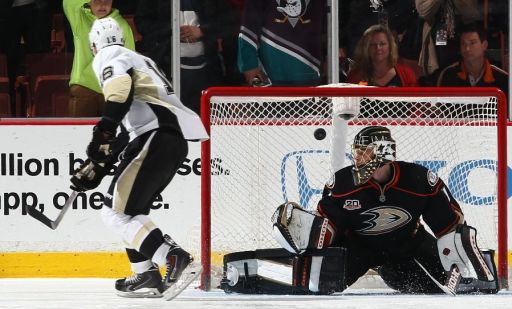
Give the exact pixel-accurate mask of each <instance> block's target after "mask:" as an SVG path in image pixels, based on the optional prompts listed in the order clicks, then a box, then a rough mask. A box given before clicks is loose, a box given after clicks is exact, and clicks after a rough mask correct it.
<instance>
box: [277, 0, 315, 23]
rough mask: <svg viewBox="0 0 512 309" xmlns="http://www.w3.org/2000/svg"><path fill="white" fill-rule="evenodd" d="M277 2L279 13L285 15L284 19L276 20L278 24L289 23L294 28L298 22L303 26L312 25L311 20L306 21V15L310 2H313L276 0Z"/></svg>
mask: <svg viewBox="0 0 512 309" xmlns="http://www.w3.org/2000/svg"><path fill="white" fill-rule="evenodd" d="M276 1H277V5H278V6H277V8H276V9H277V11H278V12H279V13H281V14H283V15H284V18H283V19H278V18H276V20H275V21H276V22H277V23H280V24H284V23H285V22H287V21H288V22H289V23H290V25H292V27H293V28H295V25H296V24H297V22H298V21H300V22H301V23H302V24H307V23H310V22H311V20H310V19H304V17H303V16H304V14H306V11H307V9H308V5H309V2H310V1H311V0H284V1H281V0H276Z"/></svg>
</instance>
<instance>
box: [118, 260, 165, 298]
mask: <svg viewBox="0 0 512 309" xmlns="http://www.w3.org/2000/svg"><path fill="white" fill-rule="evenodd" d="M164 289H165V287H164V285H163V284H162V275H160V271H159V270H158V268H157V267H152V268H151V269H149V270H148V271H146V272H143V273H141V274H133V275H132V276H130V277H127V278H124V279H119V280H117V281H116V291H117V295H118V296H121V297H131V298H160V297H162V292H163V291H164Z"/></svg>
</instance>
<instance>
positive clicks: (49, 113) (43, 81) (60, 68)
mask: <svg viewBox="0 0 512 309" xmlns="http://www.w3.org/2000/svg"><path fill="white" fill-rule="evenodd" d="M72 65H73V55H72V54H70V53H42V54H28V55H27V60H26V73H27V83H28V93H29V95H28V97H29V106H28V111H27V113H28V115H29V116H30V117H54V116H67V100H68V98H69V84H68V83H69V74H70V72H71V67H72ZM63 101H66V104H64V103H63ZM64 105H65V106H64Z"/></svg>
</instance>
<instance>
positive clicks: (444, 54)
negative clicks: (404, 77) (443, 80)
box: [416, 0, 480, 85]
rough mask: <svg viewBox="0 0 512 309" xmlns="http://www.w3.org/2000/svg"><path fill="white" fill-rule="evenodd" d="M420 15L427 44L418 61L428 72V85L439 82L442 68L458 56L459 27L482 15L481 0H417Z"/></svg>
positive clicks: (425, 71) (424, 42)
mask: <svg viewBox="0 0 512 309" xmlns="http://www.w3.org/2000/svg"><path fill="white" fill-rule="evenodd" d="M416 9H417V10H418V14H419V15H420V16H421V17H422V18H423V19H424V20H425V23H424V25H423V44H422V48H421V52H420V56H419V60H418V63H419V65H420V67H422V69H423V73H424V74H425V75H432V74H433V76H432V78H430V79H429V78H428V77H427V78H426V79H425V82H424V83H425V85H431V80H434V81H435V76H436V75H437V73H438V71H437V72H436V70H438V69H439V68H443V67H445V66H447V65H448V64H450V63H452V62H453V61H456V59H457V42H456V40H455V34H456V33H457V27H460V26H461V25H462V24H467V23H471V22H474V21H476V20H477V19H478V18H479V15H480V14H479V12H478V9H477V0H453V1H445V0H416Z"/></svg>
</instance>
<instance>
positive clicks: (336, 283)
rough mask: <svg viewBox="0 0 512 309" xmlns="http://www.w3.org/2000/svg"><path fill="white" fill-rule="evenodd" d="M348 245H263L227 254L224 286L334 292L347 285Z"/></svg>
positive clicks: (244, 290) (251, 291)
mask: <svg viewBox="0 0 512 309" xmlns="http://www.w3.org/2000/svg"><path fill="white" fill-rule="evenodd" d="M345 258H346V253H345V248H328V249H324V250H314V251H308V252H306V253H304V254H303V255H301V256H298V255H295V254H291V253H290V252H288V251H286V250H285V249H281V248H279V249H262V250H256V251H243V252H234V253H229V254H226V255H225V256H224V276H223V279H222V281H221V284H220V286H221V288H222V289H223V290H224V291H225V292H226V293H231V292H237V293H244V294H278V295H287V294H295V295H298V294H300V295H305V294H331V293H334V292H341V291H343V290H344V289H345V288H346V282H345Z"/></svg>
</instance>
